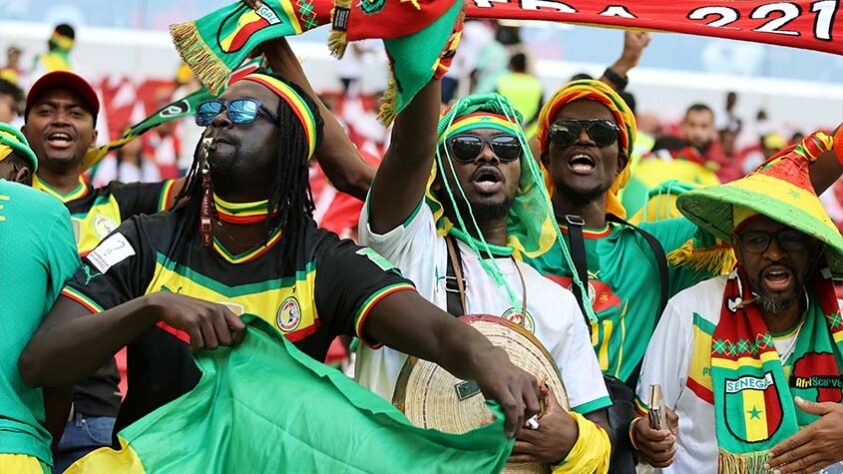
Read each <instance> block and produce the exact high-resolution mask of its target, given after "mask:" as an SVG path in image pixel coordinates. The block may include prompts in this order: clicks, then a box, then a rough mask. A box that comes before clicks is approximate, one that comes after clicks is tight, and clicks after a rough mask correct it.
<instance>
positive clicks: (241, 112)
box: [196, 99, 278, 127]
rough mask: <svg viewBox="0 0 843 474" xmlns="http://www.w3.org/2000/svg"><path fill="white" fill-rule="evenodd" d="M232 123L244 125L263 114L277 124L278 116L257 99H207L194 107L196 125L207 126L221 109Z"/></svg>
mask: <svg viewBox="0 0 843 474" xmlns="http://www.w3.org/2000/svg"><path fill="white" fill-rule="evenodd" d="M223 110H224V111H225V112H226V115H228V120H230V121H231V123H233V124H234V125H246V124H249V123H252V122H254V121H255V120H256V119H257V118H258V115H261V114H263V115H264V116H265V117H266V118H267V119H269V121H271V122H272V123H274V124H278V116H276V115H275V114H273V113H272V112H270V111H269V109H267V108H266V107H265V106H264V105H263V104H261V102H260V101H259V100H257V99H234V100H229V101H228V102H223V101H221V100H207V101H205V102H202V103H201V104H199V105H198V106H197V107H196V125H199V126H200V127H207V126H208V125H211V122H213V121H214V118H215V117H216V116H217V115H219V114H220V113H221V112H222V111H223Z"/></svg>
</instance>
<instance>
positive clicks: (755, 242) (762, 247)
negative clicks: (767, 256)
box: [738, 229, 811, 253]
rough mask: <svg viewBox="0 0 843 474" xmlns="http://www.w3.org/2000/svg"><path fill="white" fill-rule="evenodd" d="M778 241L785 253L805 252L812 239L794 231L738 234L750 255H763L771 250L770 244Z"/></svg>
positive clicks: (755, 231) (759, 231)
mask: <svg viewBox="0 0 843 474" xmlns="http://www.w3.org/2000/svg"><path fill="white" fill-rule="evenodd" d="M773 239H776V242H778V244H779V248H781V249H782V250H784V251H785V252H804V251H806V250H808V246H809V245H810V242H811V240H810V237H808V236H807V235H805V234H803V233H802V232H799V231H797V230H793V229H784V230H780V231H778V232H764V231H761V230H748V231H746V232H741V233H740V234H738V241H740V243H741V246H743V249H744V250H745V251H747V252H749V253H763V252H766V251H767V249H768V248H770V243H771V242H772V241H773Z"/></svg>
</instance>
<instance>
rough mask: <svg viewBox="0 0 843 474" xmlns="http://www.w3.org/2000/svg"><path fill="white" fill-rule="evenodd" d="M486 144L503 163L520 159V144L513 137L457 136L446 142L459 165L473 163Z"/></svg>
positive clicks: (516, 138)
mask: <svg viewBox="0 0 843 474" xmlns="http://www.w3.org/2000/svg"><path fill="white" fill-rule="evenodd" d="M487 144H488V145H489V146H490V147H491V148H492V152H494V154H495V155H497V157H498V159H499V160H501V162H503V163H508V162H511V161H515V160H517V159H519V158H521V143H520V142H519V141H518V137H516V136H515V135H495V136H493V137H481V136H480V135H457V136H455V137H453V138H451V139H449V140H448V147H449V148H450V151H451V156H453V157H454V159H455V160H457V161H459V162H460V163H471V162H472V161H474V160H475V159H476V158H477V157H478V156H479V155H480V153H481V152H482V151H483V147H484V146H485V145H487Z"/></svg>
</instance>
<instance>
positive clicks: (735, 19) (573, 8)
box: [467, 0, 843, 55]
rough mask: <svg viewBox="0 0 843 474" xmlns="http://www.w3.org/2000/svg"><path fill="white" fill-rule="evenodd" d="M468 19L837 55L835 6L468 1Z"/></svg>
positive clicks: (839, 35) (705, 0)
mask: <svg viewBox="0 0 843 474" xmlns="http://www.w3.org/2000/svg"><path fill="white" fill-rule="evenodd" d="M469 2H470V3H469V5H470V6H469V10H468V14H467V17H469V18H492V19H512V20H545V21H557V22H564V23H576V24H584V25H596V26H609V27H618V28H627V29H629V28H637V29H643V30H651V31H668V32H675V33H687V34H691V35H699V36H714V37H719V38H730V39H736V40H743V41H753V42H757V43H768V44H777V45H781V46H790V47H794V48H801V49H812V50H816V51H824V52H827V53H834V54H841V55H843V18H841V15H839V14H838V13H840V3H841V2H840V0H812V1H798V2H771V1H752V0H749V1H747V0H735V1H718V0H690V1H689V0H649V1H640V0H635V1H632V0H626V1H623V2H621V1H595V0H571V1H564V2H563V1H557V0H469Z"/></svg>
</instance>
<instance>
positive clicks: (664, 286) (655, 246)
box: [607, 214, 670, 324]
mask: <svg viewBox="0 0 843 474" xmlns="http://www.w3.org/2000/svg"><path fill="white" fill-rule="evenodd" d="M607 218H608V220H610V221H613V222H617V223H619V224H624V225H627V226H629V227H632V228H633V229H635V231H636V232H638V233H639V234H641V237H644V240H646V241H647V245H649V246H650V250H652V251H653V257H654V258H655V259H656V266H657V267H658V269H659V280H661V301H660V302H659V308H658V313H656V324H658V323H659V319H661V316H662V313H663V312H664V308H665V307H666V306H667V297H668V293H669V291H670V282H669V281H668V276H667V256H666V255H665V253H664V248H663V247H662V244H660V243H659V241H658V240H657V239H656V238H655V237H653V234H651V233H649V232H647V231H645V230H644V229H641V228H640V227H636V226H634V225H632V224H630V223H629V222H627V221H625V220H623V219H621V218H620V217H618V216H615V215H613V214H608V215H607Z"/></svg>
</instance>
